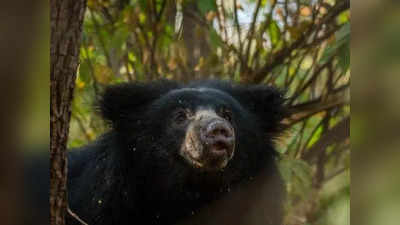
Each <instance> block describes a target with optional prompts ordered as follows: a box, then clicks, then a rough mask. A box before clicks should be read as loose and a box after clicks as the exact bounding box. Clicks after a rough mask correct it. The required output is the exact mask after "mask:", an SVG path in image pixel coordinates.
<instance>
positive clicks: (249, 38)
mask: <svg viewBox="0 0 400 225" xmlns="http://www.w3.org/2000/svg"><path fill="white" fill-rule="evenodd" d="M260 7H261V0H258V1H257V6H256V11H255V13H254V14H253V19H252V21H251V25H250V30H249V33H248V34H247V49H246V56H245V62H246V63H249V55H250V49H251V44H252V42H253V36H254V30H255V26H256V22H257V16H258V12H259V11H260Z"/></svg>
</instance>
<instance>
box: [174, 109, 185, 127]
mask: <svg viewBox="0 0 400 225" xmlns="http://www.w3.org/2000/svg"><path fill="white" fill-rule="evenodd" d="M186 119H187V113H186V111H185V110H183V109H179V110H177V111H176V112H175V116H174V121H175V122H176V123H178V124H181V123H183V122H185V121H186Z"/></svg>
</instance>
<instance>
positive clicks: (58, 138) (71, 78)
mask: <svg viewBox="0 0 400 225" xmlns="http://www.w3.org/2000/svg"><path fill="white" fill-rule="evenodd" d="M50 7H51V8H50V23H51V42H50V82H51V83H50V94H51V96H50V224H52V225H63V224H65V215H66V212H67V207H68V206H67V205H68V204H67V187H66V184H67V159H66V145H67V138H68V131H69V121H70V117H71V101H72V98H73V92H74V87H75V78H76V70H77V67H78V62H79V48H80V43H81V34H82V22H83V17H84V13H85V9H86V0H51V1H50Z"/></svg>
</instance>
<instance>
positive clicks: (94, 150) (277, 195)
mask: <svg viewBox="0 0 400 225" xmlns="http://www.w3.org/2000/svg"><path fill="white" fill-rule="evenodd" d="M183 87H185V88H210V89H216V90H218V91H215V90H214V91H210V92H207V91H205V92H204V94H202V95H195V94H193V93H192V92H190V89H188V90H189V91H187V92H185V91H183V92H179V93H178V94H176V93H174V92H173V90H176V89H181V88H183ZM171 91H172V92H171ZM283 103H284V99H283V97H282V95H281V93H280V92H279V91H277V90H275V89H273V88H271V87H267V86H262V85H259V86H254V85H248V86H247V85H234V84H231V83H228V82H222V81H201V82H194V83H192V84H189V85H182V84H180V83H177V82H173V81H157V82H152V83H146V84H142V83H126V84H120V85H116V86H111V87H109V88H107V89H106V90H105V92H104V94H103V97H102V99H101V101H100V104H99V106H100V109H101V114H102V116H103V117H104V119H105V120H107V121H109V122H110V124H111V126H112V129H111V131H110V132H109V133H107V134H105V135H103V136H102V137H101V138H99V139H98V140H97V141H96V142H94V143H92V144H90V145H88V146H85V147H83V148H81V149H77V150H73V151H71V152H70V154H69V156H68V157H69V159H68V160H69V177H68V190H69V196H68V197H69V204H70V208H71V209H72V211H73V212H75V213H76V214H77V215H79V216H80V217H81V219H83V220H84V221H86V222H87V223H88V224H91V225H92V224H93V225H103V224H104V225H106V224H107V225H112V224H115V225H117V224H118V225H123V224H140V225H146V224H162V225H172V224H176V223H178V222H180V221H181V220H183V219H187V218H189V217H190V216H191V215H192V214H194V212H197V211H198V210H200V209H201V208H204V207H205V206H207V204H209V203H211V202H214V201H215V200H218V199H220V198H221V197H223V196H224V195H225V194H226V193H228V192H229V191H230V190H232V189H235V188H236V187H239V186H238V185H242V184H243V185H245V184H246V183H251V182H252V178H254V177H255V176H257V175H258V174H260V173H261V171H265V173H264V174H267V175H266V176H268V177H267V179H271V180H272V183H273V187H271V188H270V189H271V201H272V202H270V203H266V204H272V209H271V215H270V218H268V219H267V220H268V221H266V222H265V223H262V224H271V225H279V224H280V223H281V207H280V206H281V204H280V203H281V202H280V201H281V200H282V198H283V194H282V193H283V190H284V188H283V186H282V182H281V180H280V177H279V175H278V171H277V168H276V165H275V150H274V147H273V139H274V138H275V137H276V136H277V134H279V131H280V128H281V126H280V122H281V120H282V118H283V116H284V113H285V109H284V104H283ZM221 105H224V106H227V107H230V108H231V110H232V113H233V120H232V121H233V122H232V124H233V127H234V129H235V132H236V146H235V155H234V157H233V158H232V160H231V161H230V162H229V164H228V166H227V167H226V168H225V169H224V170H221V171H218V172H199V171H197V170H196V169H195V168H192V167H191V166H189V165H188V164H187V163H186V162H184V160H183V159H182V158H181V157H180V156H179V155H178V153H177V152H178V149H179V146H180V145H181V143H182V141H183V138H184V132H183V131H182V130H177V129H174V128H173V126H171V124H170V123H171V118H170V114H171V112H172V111H173V110H174V109H175V108H176V107H191V108H195V107H198V106H204V107H211V108H213V109H216V110H217V109H218V107H219V106H221ZM67 224H69V225H71V224H80V223H79V222H78V221H76V220H75V219H74V218H72V217H68V221H67Z"/></svg>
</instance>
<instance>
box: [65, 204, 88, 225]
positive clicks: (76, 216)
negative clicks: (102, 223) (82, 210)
mask: <svg viewBox="0 0 400 225" xmlns="http://www.w3.org/2000/svg"><path fill="white" fill-rule="evenodd" d="M67 211H68V213H69V215H71V216H72V217H73V218H74V219H76V220H77V221H78V222H79V223H81V224H82V225H89V224H87V223H86V222H85V221H83V220H82V219H81V218H79V216H78V215H76V214H75V213H74V212H72V210H71V209H70V208H69V207H68V208H67Z"/></svg>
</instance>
